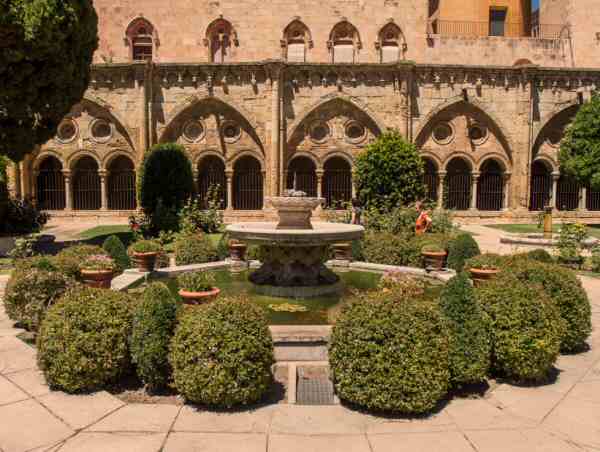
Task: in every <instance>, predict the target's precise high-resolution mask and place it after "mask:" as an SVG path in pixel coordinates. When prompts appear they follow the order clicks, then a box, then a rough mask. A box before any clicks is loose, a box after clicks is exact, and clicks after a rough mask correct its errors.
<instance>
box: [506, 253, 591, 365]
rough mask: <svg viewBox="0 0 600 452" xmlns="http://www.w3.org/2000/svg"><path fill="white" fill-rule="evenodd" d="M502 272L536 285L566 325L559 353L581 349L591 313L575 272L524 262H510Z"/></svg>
mask: <svg viewBox="0 0 600 452" xmlns="http://www.w3.org/2000/svg"><path fill="white" fill-rule="evenodd" d="M505 272H507V273H510V274H512V275H513V276H515V277H516V278H518V279H519V280H521V281H523V282H525V283H528V284H539V285H540V286H542V287H543V288H544V291H545V292H546V293H547V294H548V295H549V296H550V298H551V300H552V302H553V303H554V305H555V306H556V307H557V308H558V310H559V312H560V316H561V317H562V319H563V320H564V321H565V324H566V328H565V330H564V334H563V335H562V338H561V345H560V349H561V351H562V352H567V353H571V352H577V351H580V350H582V349H583V348H584V347H585V341H586V339H587V338H588V337H589V335H590V333H591V332H592V320H591V316H592V312H591V311H592V310H591V305H590V300H589V298H588V296H587V294H586V292H585V290H584V288H583V287H582V286H581V282H580V281H579V279H577V275H576V274H575V272H573V271H572V270H569V269H568V268H564V267H561V266H560V265H552V264H544V263H542V262H537V261H532V260H526V259H521V260H516V261H514V262H512V263H511V265H509V266H507V267H506V269H505Z"/></svg>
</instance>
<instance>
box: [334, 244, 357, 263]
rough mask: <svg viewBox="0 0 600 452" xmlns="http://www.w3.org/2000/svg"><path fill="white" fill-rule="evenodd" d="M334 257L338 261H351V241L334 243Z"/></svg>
mask: <svg viewBox="0 0 600 452" xmlns="http://www.w3.org/2000/svg"><path fill="white" fill-rule="evenodd" d="M332 248H333V257H334V259H336V260H338V261H351V260H352V245H350V244H349V243H334V244H333V245H332Z"/></svg>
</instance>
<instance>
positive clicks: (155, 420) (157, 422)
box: [87, 403, 181, 433]
mask: <svg viewBox="0 0 600 452" xmlns="http://www.w3.org/2000/svg"><path fill="white" fill-rule="evenodd" d="M180 409H181V407H179V406H176V405H150V404H141V403H134V404H131V405H125V406H123V407H122V408H120V409H119V410H117V411H114V412H113V413H111V414H109V415H108V416H106V417H105V418H104V419H102V420H101V421H99V422H97V423H96V424H94V425H92V426H90V427H89V428H88V429H87V430H88V431H98V432H99V431H104V432H157V433H158V432H165V433H166V432H168V431H169V430H170V429H171V426H172V425H173V421H175V417H176V416H177V413H179V410H180Z"/></svg>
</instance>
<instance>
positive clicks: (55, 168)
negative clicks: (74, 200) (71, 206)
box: [37, 157, 66, 210]
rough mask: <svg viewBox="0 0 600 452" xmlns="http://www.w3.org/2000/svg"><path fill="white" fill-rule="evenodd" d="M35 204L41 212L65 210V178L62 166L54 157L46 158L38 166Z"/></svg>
mask: <svg viewBox="0 0 600 452" xmlns="http://www.w3.org/2000/svg"><path fill="white" fill-rule="evenodd" d="M37 202H38V205H39V208H40V209H41V210H63V209H64V208H65V205H66V200H65V178H64V176H63V173H62V165H61V164H60V162H59V161H58V159H56V158H55V157H47V158H46V159H45V160H44V161H43V162H42V164H41V165H40V172H39V174H38V176H37Z"/></svg>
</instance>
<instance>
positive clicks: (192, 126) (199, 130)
mask: <svg viewBox="0 0 600 452" xmlns="http://www.w3.org/2000/svg"><path fill="white" fill-rule="evenodd" d="M202 137H204V125H203V124H202V123H201V122H200V121H189V122H188V123H186V124H185V126H184V127H183V138H185V139H186V140H187V141H189V142H190V143H197V142H198V141H200V140H201V139H202Z"/></svg>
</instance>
